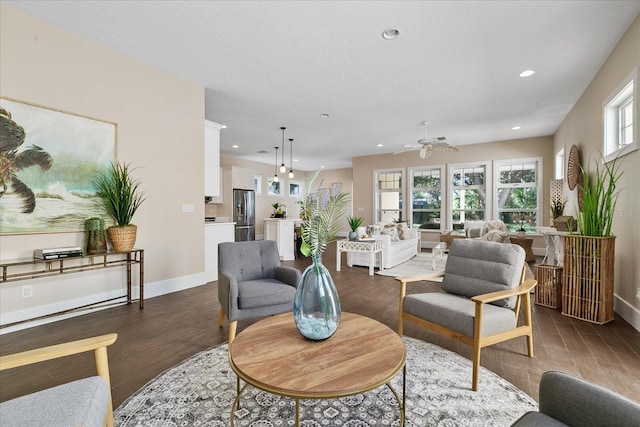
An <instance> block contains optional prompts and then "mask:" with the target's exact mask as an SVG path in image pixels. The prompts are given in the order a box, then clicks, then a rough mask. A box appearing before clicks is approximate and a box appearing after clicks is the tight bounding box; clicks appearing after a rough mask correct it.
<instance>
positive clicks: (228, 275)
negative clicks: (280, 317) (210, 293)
mask: <svg viewBox="0 0 640 427" xmlns="http://www.w3.org/2000/svg"><path fill="white" fill-rule="evenodd" d="M300 275H301V273H300V270H297V269H295V268H291V267H284V266H281V265H280V257H279V255H278V247H277V245H276V242H275V241H273V240H256V241H250V242H225V243H220V244H219V245H218V301H219V302H220V318H219V321H218V323H219V325H220V327H222V325H223V324H224V318H225V315H226V317H227V319H229V322H230V323H229V343H231V342H232V341H233V339H234V338H235V336H236V328H237V326H238V320H244V319H250V318H254V317H263V316H270V315H273V314H280V313H285V312H287V311H292V310H293V298H294V297H295V295H296V288H297V287H298V282H299V281H300Z"/></svg>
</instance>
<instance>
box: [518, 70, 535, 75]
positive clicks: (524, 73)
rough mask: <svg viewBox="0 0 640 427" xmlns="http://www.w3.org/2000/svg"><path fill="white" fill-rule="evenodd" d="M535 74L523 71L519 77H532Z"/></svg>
mask: <svg viewBox="0 0 640 427" xmlns="http://www.w3.org/2000/svg"><path fill="white" fill-rule="evenodd" d="M535 73H536V72H535V71H533V70H524V71H523V72H521V73H520V77H529V76H533V75H534V74H535Z"/></svg>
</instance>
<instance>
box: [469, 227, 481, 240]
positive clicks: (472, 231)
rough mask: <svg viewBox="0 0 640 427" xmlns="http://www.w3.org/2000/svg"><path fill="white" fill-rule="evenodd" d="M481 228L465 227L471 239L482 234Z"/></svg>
mask: <svg viewBox="0 0 640 427" xmlns="http://www.w3.org/2000/svg"><path fill="white" fill-rule="evenodd" d="M482 231H483V229H482V228H467V237H469V238H471V239H473V238H477V237H481V236H482Z"/></svg>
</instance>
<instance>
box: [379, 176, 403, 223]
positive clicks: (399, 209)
mask: <svg viewBox="0 0 640 427" xmlns="http://www.w3.org/2000/svg"><path fill="white" fill-rule="evenodd" d="M389 173H400V188H399V192H400V201H401V203H400V205H401V206H399V208H398V209H397V210H395V209H385V211H396V212H398V216H397V217H396V218H398V219H400V218H402V219H405V217H404V216H403V213H404V211H405V209H406V208H405V207H404V206H403V205H405V204H406V200H405V198H406V196H405V189H404V188H403V187H404V186H405V184H404V183H405V181H406V171H405V168H391V169H376V170H374V171H373V188H374V192H373V222H374V224H375V223H379V222H380V221H382V220H381V218H382V215H381V213H382V212H381V209H380V206H379V200H380V197H379V193H381V192H392V190H395V189H390V190H389V191H380V188H379V186H378V182H379V178H378V177H379V175H381V174H389Z"/></svg>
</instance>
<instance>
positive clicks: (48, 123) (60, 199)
mask: <svg viewBox="0 0 640 427" xmlns="http://www.w3.org/2000/svg"><path fill="white" fill-rule="evenodd" d="M115 137H116V125H115V124H113V123H109V122H104V121H100V120H95V119H90V118H87V117H83V116H79V115H75V114H71V113H65V112H61V111H56V110H51V109H48V108H45V107H41V106H36V105H32V104H27V103H23V102H20V101H17V100H11V99H6V98H0V235H2V234H23V233H50V232H77V231H82V230H83V227H84V221H85V220H86V219H87V218H92V217H94V216H98V217H101V216H103V215H102V213H101V211H99V210H98V208H97V207H96V204H95V203H94V198H95V188H93V184H92V178H93V176H95V174H96V173H97V172H98V171H102V170H104V169H105V168H107V167H108V166H109V164H110V163H111V162H112V161H113V160H115Z"/></svg>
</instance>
